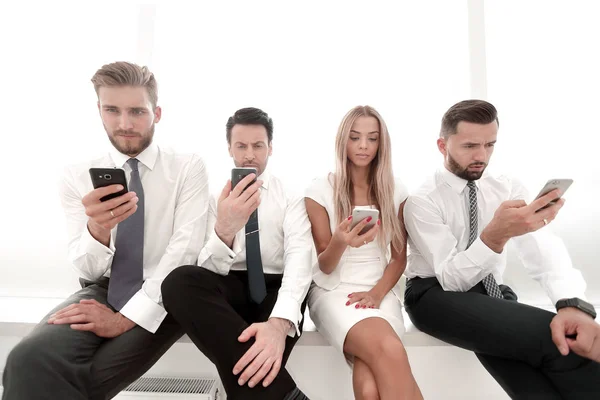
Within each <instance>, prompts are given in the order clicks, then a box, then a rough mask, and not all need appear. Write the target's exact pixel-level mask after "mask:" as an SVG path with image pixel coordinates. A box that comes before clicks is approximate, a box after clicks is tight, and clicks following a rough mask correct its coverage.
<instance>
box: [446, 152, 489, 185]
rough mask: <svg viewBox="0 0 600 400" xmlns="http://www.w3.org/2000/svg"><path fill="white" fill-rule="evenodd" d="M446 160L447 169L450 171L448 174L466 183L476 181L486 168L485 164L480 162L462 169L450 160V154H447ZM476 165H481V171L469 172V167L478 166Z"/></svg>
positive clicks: (454, 161)
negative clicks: (450, 173)
mask: <svg viewBox="0 0 600 400" xmlns="http://www.w3.org/2000/svg"><path fill="white" fill-rule="evenodd" d="M447 158H448V159H447V165H448V168H449V169H450V172H452V173H453V174H454V175H456V176H458V177H459V178H462V179H464V180H467V181H476V180H477V179H479V178H481V175H483V172H484V171H485V169H486V167H487V164H486V163H483V162H480V163H472V164H469V166H468V167H467V168H463V167H461V166H460V164H459V163H457V162H456V160H455V159H454V158H452V156H451V155H450V153H448V157H447ZM478 165H483V169H482V170H481V171H469V167H474V166H478Z"/></svg>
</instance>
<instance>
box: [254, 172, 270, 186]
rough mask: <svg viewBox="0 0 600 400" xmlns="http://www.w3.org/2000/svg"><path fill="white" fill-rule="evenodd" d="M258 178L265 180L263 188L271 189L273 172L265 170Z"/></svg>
mask: <svg viewBox="0 0 600 400" xmlns="http://www.w3.org/2000/svg"><path fill="white" fill-rule="evenodd" d="M257 179H260V180H261V181H263V184H262V188H263V189H265V190H269V181H270V180H271V174H269V173H268V172H267V171H263V173H262V174H260V176H259V177H258V178H257Z"/></svg>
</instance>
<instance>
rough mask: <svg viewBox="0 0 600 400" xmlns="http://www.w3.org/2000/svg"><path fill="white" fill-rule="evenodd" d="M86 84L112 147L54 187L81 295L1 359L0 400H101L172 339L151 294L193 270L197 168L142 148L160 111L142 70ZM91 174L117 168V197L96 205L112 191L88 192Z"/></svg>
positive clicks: (106, 70) (203, 186) (173, 330)
mask: <svg viewBox="0 0 600 400" xmlns="http://www.w3.org/2000/svg"><path fill="white" fill-rule="evenodd" d="M92 82H93V84H94V88H95V90H96V93H97V95H98V110H99V112H100V117H101V119H102V123H103V125H104V129H105V130H106V133H107V135H108V138H109V140H110V142H111V143H112V148H111V149H110V151H109V152H108V154H106V155H104V156H102V157H100V158H97V159H94V160H92V161H90V162H86V163H83V164H79V165H75V166H71V167H69V168H67V169H66V172H65V176H64V179H63V182H62V185H61V200H62V205H63V208H64V211H65V214H66V218H67V227H68V239H69V259H70V261H71V262H72V264H73V266H74V267H75V270H76V271H77V272H78V274H79V276H80V277H81V279H80V281H81V283H82V286H83V289H81V290H79V291H78V292H76V293H74V294H73V295H72V296H71V297H69V298H68V299H67V300H66V301H65V302H63V303H62V304H60V305H59V306H58V307H56V308H55V309H54V310H52V311H50V313H49V314H48V315H47V316H46V317H44V319H43V320H42V322H41V323H40V324H39V325H38V326H37V327H36V328H35V329H34V331H33V332H31V334H30V335H29V336H27V337H26V338H24V339H23V340H22V341H21V342H20V343H19V344H18V345H17V346H16V347H15V348H14V349H13V351H12V352H11V353H10V354H9V356H8V359H7V362H6V369H5V371H4V377H3V385H4V394H3V399H4V400H22V399H36V400H37V399H69V400H71V399H82V400H84V399H108V398H112V397H114V396H115V395H116V394H117V393H118V392H119V391H120V390H122V389H123V388H125V387H126V386H127V385H128V384H129V383H131V382H133V381H134V380H135V379H137V378H138V377H139V376H140V375H142V374H143V373H144V372H146V371H147V370H148V369H149V368H150V367H151V366H152V365H153V364H154V363H155V362H156V361H157V360H158V359H159V358H160V356H161V355H162V354H163V353H164V352H165V351H166V350H167V349H168V348H169V347H170V346H171V345H172V344H173V343H174V342H175V341H176V340H177V339H178V338H179V337H181V335H182V330H181V329H180V327H179V326H178V324H177V323H176V322H175V321H174V320H173V318H172V317H171V316H170V315H167V312H166V311H165V309H164V307H163V305H162V295H161V291H160V285H161V283H162V280H163V279H164V277H165V276H166V275H167V274H168V273H169V272H171V271H172V270H173V269H175V268H176V267H178V266H179V265H181V264H184V263H186V262H190V263H191V262H195V261H196V259H197V258H198V254H199V253H200V249H201V246H202V243H203V242H204V235H205V232H206V221H207V210H208V202H209V191H208V183H207V182H208V178H207V174H206V170H205V168H204V163H203V161H202V160H201V159H200V158H199V157H197V156H196V155H193V154H178V153H175V152H173V151H171V150H168V149H164V148H162V147H159V146H157V145H156V144H153V143H152V139H153V136H154V128H155V124H156V123H158V122H159V121H160V118H161V114H162V111H161V108H160V107H159V106H157V98H158V95H157V86H156V80H155V78H154V75H153V74H152V73H151V72H150V71H149V70H148V69H147V68H146V67H140V66H138V65H135V64H131V63H127V62H116V63H113V64H108V65H104V66H103V67H102V68H100V69H99V70H98V71H97V72H96V74H95V75H94V76H93V78H92ZM91 167H117V168H123V169H124V170H125V174H126V177H127V179H128V188H129V189H130V191H129V193H127V194H124V195H121V196H119V197H116V198H113V199H110V200H106V201H101V200H100V199H101V198H103V197H104V196H106V195H109V194H112V193H117V192H119V191H120V190H121V189H122V187H120V185H111V186H107V187H104V188H99V189H93V187H92V182H91V180H90V175H89V168H91Z"/></svg>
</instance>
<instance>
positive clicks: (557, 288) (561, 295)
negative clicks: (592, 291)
mask: <svg viewBox="0 0 600 400" xmlns="http://www.w3.org/2000/svg"><path fill="white" fill-rule="evenodd" d="M578 281H579V282H576V283H575V282H573V281H569V280H567V279H564V280H562V281H554V282H552V284H551V285H550V284H549V285H547V289H546V291H547V293H548V297H550V301H552V305H553V306H556V302H558V301H559V300H561V299H571V298H573V297H577V298H580V299H581V300H584V301H587V298H586V297H585V282H584V281H583V278H581V279H580V280H579V279H578Z"/></svg>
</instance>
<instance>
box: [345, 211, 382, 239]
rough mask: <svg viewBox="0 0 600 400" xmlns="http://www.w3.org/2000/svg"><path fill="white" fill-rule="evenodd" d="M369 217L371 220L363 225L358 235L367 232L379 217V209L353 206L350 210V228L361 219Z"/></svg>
mask: <svg viewBox="0 0 600 400" xmlns="http://www.w3.org/2000/svg"><path fill="white" fill-rule="evenodd" d="M369 217H371V221H369V222H368V223H367V225H365V227H364V228H363V229H362V230H361V231H360V233H359V235H362V234H363V233H365V232H367V231H368V230H369V229H371V228H372V227H373V226H374V225H375V224H376V223H377V220H378V219H379V210H376V209H374V208H355V209H353V210H352V223H351V224H350V229H351V230H352V229H354V227H355V226H356V225H357V224H358V223H359V222H360V221H362V220H363V219H365V218H369Z"/></svg>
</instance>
